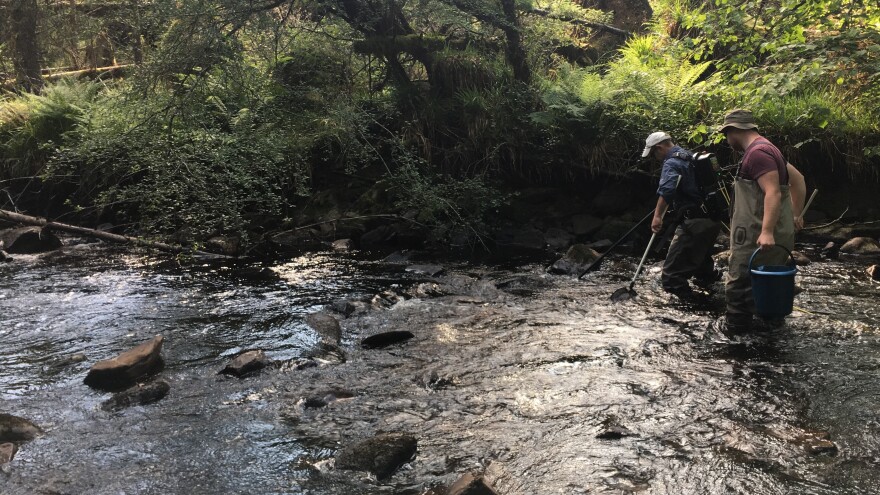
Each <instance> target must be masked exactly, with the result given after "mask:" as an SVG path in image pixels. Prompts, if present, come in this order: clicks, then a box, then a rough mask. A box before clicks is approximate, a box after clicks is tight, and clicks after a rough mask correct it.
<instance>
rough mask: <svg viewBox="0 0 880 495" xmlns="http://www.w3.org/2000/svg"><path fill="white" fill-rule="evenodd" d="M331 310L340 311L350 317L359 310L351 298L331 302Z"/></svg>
mask: <svg viewBox="0 0 880 495" xmlns="http://www.w3.org/2000/svg"><path fill="white" fill-rule="evenodd" d="M330 310H331V311H333V312H335V313H339V314H341V315H342V316H345V317H349V316H351V315H352V314H354V312H355V311H356V310H357V306H355V304H354V303H353V302H351V301H349V300H346V299H341V300H339V301H333V303H331V304H330Z"/></svg>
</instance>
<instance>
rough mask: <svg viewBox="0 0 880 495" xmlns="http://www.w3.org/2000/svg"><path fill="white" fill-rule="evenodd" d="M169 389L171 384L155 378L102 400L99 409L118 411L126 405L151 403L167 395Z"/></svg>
mask: <svg viewBox="0 0 880 495" xmlns="http://www.w3.org/2000/svg"><path fill="white" fill-rule="evenodd" d="M169 390H171V385H170V384H169V383H168V382H166V381H165V380H156V381H152V382H150V383H145V384H140V383H139V384H137V385H135V386H134V387H131V388H129V389H127V390H124V391H122V392H119V393H118V394H115V395H114V396H113V397H111V398H110V399H107V400H105V401H104V402H102V403H101V409H103V410H105V411H120V410H122V409H125V408H127V407H132V406H143V405H147V404H152V403H153V402H159V401H160V400H162V399H163V398H164V397H165V396H166V395H168V391H169Z"/></svg>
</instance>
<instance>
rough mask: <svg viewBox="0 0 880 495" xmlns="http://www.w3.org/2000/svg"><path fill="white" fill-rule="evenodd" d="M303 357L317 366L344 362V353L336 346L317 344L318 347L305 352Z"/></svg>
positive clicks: (324, 343) (325, 343)
mask: <svg viewBox="0 0 880 495" xmlns="http://www.w3.org/2000/svg"><path fill="white" fill-rule="evenodd" d="M303 357H306V358H310V359H312V360H314V361H315V362H316V363H317V364H318V365H325V364H341V363H344V362H345V351H343V350H342V349H341V348H340V347H339V346H338V345H336V344H328V343H327V342H319V343H318V345H316V346H314V347H312V348H311V349H309V350H307V351H306V352H305V353H304V355H303Z"/></svg>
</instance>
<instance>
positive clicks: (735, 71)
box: [0, 0, 880, 245]
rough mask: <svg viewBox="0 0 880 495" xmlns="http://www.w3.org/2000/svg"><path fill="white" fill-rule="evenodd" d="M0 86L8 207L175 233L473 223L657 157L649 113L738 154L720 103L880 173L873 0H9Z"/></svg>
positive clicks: (779, 134) (799, 152)
mask: <svg viewBox="0 0 880 495" xmlns="http://www.w3.org/2000/svg"><path fill="white" fill-rule="evenodd" d="M0 85H2V90H0V192H2V195H0V204H2V208H4V209H18V210H21V211H25V212H28V213H32V214H39V215H47V216H51V217H53V218H62V219H64V218H69V219H75V220H76V221H79V222H86V223H90V224H92V225H97V224H98V223H101V222H110V223H112V224H114V225H115V226H116V228H117V229H122V230H125V231H127V232H135V233H139V234H142V235H151V236H157V237H163V238H171V239H174V240H177V241H179V242H184V243H200V242H203V241H204V240H205V239H207V238H209V237H211V236H216V235H227V236H235V237H236V238H238V239H241V240H242V241H243V242H244V244H246V245H258V244H259V243H260V242H261V241H262V240H264V239H265V238H266V237H267V236H268V235H272V234H274V233H277V232H279V231H284V230H290V229H296V228H298V227H301V226H302V225H303V223H304V222H308V221H314V220H315V218H325V219H326V218H331V217H333V216H334V215H335V218H337V219H338V218H343V217H346V216H348V217H350V218H351V219H352V220H355V219H356V218H364V217H365V216H366V215H365V213H366V214H370V215H374V216H377V217H378V216H381V215H396V216H400V217H406V218H407V219H408V220H409V221H411V222H413V223H414V224H418V225H421V226H425V227H426V228H428V229H430V230H431V231H432V232H434V233H435V234H434V236H435V240H439V241H441V242H442V241H444V239H447V238H449V237H451V236H455V235H460V234H461V233H462V232H464V233H465V235H466V236H471V237H472V238H476V239H480V238H482V236H484V235H485V234H486V232H489V231H491V229H492V225H493V220H492V218H493V215H495V214H496V213H497V212H498V211H499V209H500V208H503V207H504V206H505V205H506V204H508V203H509V202H510V201H511V200H512V198H514V197H515V196H516V194H517V193H516V191H518V190H522V189H523V188H524V187H529V186H537V185H542V186H543V185H552V186H557V187H569V188H570V189H571V190H572V191H573V192H572V194H575V193H576V191H577V190H587V189H589V187H587V186H588V185H589V184H598V183H602V181H603V180H606V179H607V178H608V177H632V176H648V177H651V176H652V175H653V174H655V173H656V172H657V170H656V164H655V165H648V164H646V163H645V162H644V161H642V160H641V159H640V156H639V153H640V151H641V143H642V142H643V140H644V137H645V136H646V135H647V134H648V133H649V132H652V131H654V130H658V129H662V130H665V131H667V132H669V133H670V134H672V135H673V136H674V137H675V139H676V141H678V142H679V143H680V144H682V145H684V146H686V147H690V148H699V149H710V150H713V151H716V152H718V153H719V154H721V155H722V157H723V158H725V159H727V158H730V159H733V158H734V157H728V156H726V155H725V153H726V152H727V150H726V149H725V148H724V147H723V146H722V145H721V144H722V139H721V136H720V135H719V134H717V133H716V132H714V129H715V128H716V127H717V125H718V124H719V123H720V121H721V119H722V116H723V115H724V113H725V112H726V111H728V110H730V109H732V108H736V107H746V108H750V109H752V110H753V111H754V112H755V114H756V117H757V118H758V120H759V122H760V123H761V126H762V127H761V130H762V132H763V133H764V134H765V135H766V136H768V137H769V138H770V139H771V140H773V141H774V142H776V143H777V144H778V145H780V147H781V148H783V151H784V152H785V154H786V156H787V157H789V159H790V160H791V161H792V162H794V163H796V164H797V165H798V166H799V167H801V168H803V169H805V171H806V172H807V173H808V174H810V173H812V174H813V175H812V177H813V179H812V180H814V181H815V180H817V179H816V178H817V177H827V176H828V175H827V174H829V173H831V174H833V175H834V176H845V177H846V178H847V179H848V180H849V181H850V183H852V184H862V185H864V184H874V185H876V184H877V183H878V177H880V7H878V6H877V4H876V3H875V2H872V1H868V0H705V1H703V0H652V1H651V2H650V4H649V3H647V2H646V1H645V0H482V1H480V0H248V1H243V0H4V1H3V2H2V4H0ZM823 174H824V175H823ZM808 176H809V175H808ZM330 189H335V190H337V193H336V194H337V196H338V195H339V194H341V195H343V196H347V198H346V199H347V201H348V203H346V205H347V206H345V207H344V208H340V207H333V208H327V209H328V210H332V211H329V212H328V211H325V212H324V217H315V216H314V215H313V216H312V217H308V218H307V216H304V215H303V214H302V213H303V212H304V211H306V210H307V209H308V206H309V205H314V204H315V203H316V201H317V200H316V198H318V197H319V195H318V193H319V192H320V191H323V190H330ZM593 190H594V191H595V188H593ZM339 191H341V192H339ZM368 200H369V201H368ZM875 200H876V198H874V199H872V200H871V201H872V202H873V201H875ZM366 203H370V204H369V205H367V204H366ZM456 232H458V234H456ZM447 240H448V239H447Z"/></svg>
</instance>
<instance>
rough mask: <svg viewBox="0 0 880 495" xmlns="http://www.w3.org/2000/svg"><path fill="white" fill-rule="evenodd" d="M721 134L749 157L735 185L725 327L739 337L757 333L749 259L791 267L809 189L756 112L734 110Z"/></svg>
mask: <svg viewBox="0 0 880 495" xmlns="http://www.w3.org/2000/svg"><path fill="white" fill-rule="evenodd" d="M719 132H721V133H723V134H724V135H725V137H726V138H727V142H728V144H730V146H731V147H732V148H733V149H734V150H736V151H741V152H743V153H744V154H743V159H742V162H740V165H739V168H738V170H737V173H736V178H735V179H734V183H733V189H734V203H733V204H732V205H731V219H730V264H729V269H728V275H727V284H726V287H725V289H726V298H727V314H726V315H725V323H726V327H727V329H728V330H730V331H731V332H733V333H742V332H746V331H748V330H750V329H751V326H752V316H753V315H754V313H755V302H754V299H753V298H752V282H751V274H750V273H749V258H750V257H751V256H752V253H753V252H754V251H755V249H756V248H758V247H760V248H761V254H760V255H759V256H758V257H757V258H756V263H755V264H756V265H758V264H785V263H786V262H787V261H788V253H786V252H785V251H784V250H782V249H772V250H771V249H770V248H771V247H773V246H774V245H780V246H783V247H785V248H786V249H788V250H791V249H794V234H795V232H796V230H797V229H799V228H800V227H801V226H802V222H803V220H801V219H800V212H801V209H802V208H803V204H804V203H803V200H804V193H805V191H806V186H805V184H804V177H803V175H801V174H800V172H798V171H797V169H795V168H794V167H793V166H792V165H791V164H789V163H788V162H787V161H786V160H785V158H783V156H782V152H780V151H779V148H777V147H776V146H774V145H773V144H772V143H771V142H770V141H768V140H767V139H766V138H764V137H763V136H761V135H760V134H759V133H758V126H757V124H756V123H755V118H754V117H753V116H752V112H750V111H748V110H733V111H731V112H730V113H728V114H727V115H725V116H724V123H723V124H722V126H721V129H720V130H719Z"/></svg>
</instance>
